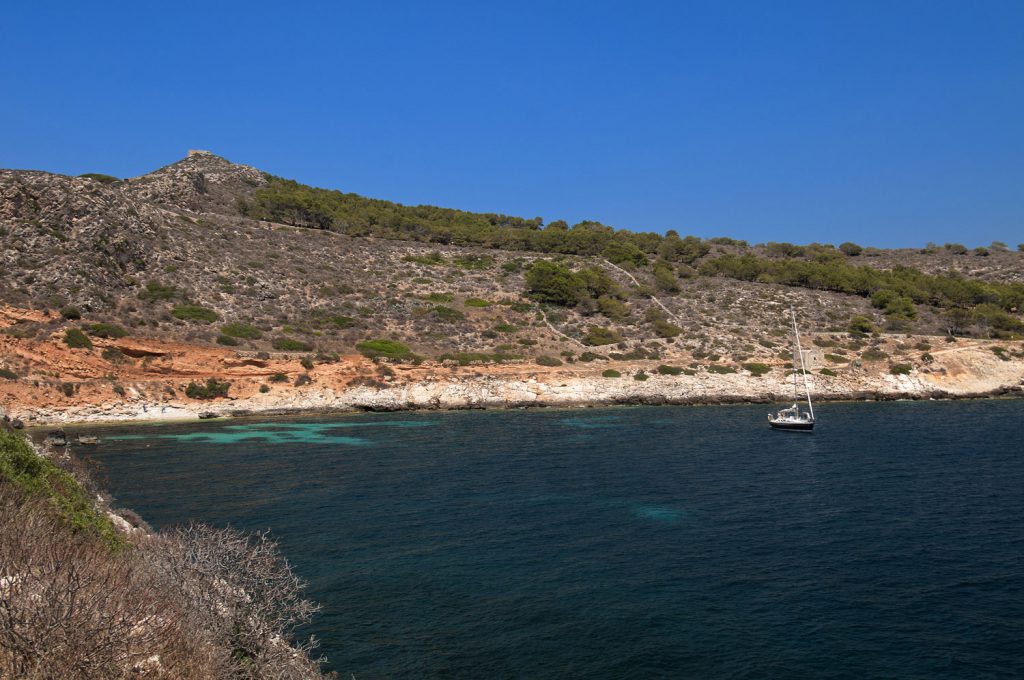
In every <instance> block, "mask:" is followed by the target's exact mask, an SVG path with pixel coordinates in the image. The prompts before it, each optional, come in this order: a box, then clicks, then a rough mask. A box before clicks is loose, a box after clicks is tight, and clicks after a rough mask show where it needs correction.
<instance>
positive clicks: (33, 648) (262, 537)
mask: <svg viewBox="0 0 1024 680" xmlns="http://www.w3.org/2000/svg"><path fill="white" fill-rule="evenodd" d="M0 461H2V462H0V678H5V679H6V678H12V679H13V678H18V679H19V680H57V679H58V678H59V679H61V680H63V679H71V678H74V679H75V680H92V679H96V680H122V679H124V680H127V679H128V678H164V679H167V680H186V679H189V680H192V679H200V678H201V679H204V680H206V679H209V680H214V679H219V678H237V679H240V680H255V679H257V678H279V679H281V680H305V679H311V678H320V677H322V675H321V673H320V670H319V664H318V663H317V662H315V661H312V660H310V656H309V654H310V652H311V651H312V650H313V649H314V648H315V647H316V642H315V640H313V639H309V640H307V641H304V642H296V641H295V631H296V629H297V627H299V626H301V625H303V624H305V623H307V622H308V621H309V619H310V616H311V615H312V614H313V613H314V612H315V611H316V610H317V606H316V605H315V604H314V603H312V602H310V601H309V600H306V599H304V598H303V596H302V592H303V588H304V584H303V583H302V581H301V580H300V579H298V577H296V576H295V574H294V573H293V572H292V570H291V567H290V566H289V565H288V563H287V562H286V561H285V560H284V559H283V558H282V557H281V555H280V552H279V551H278V549H277V545H276V544H275V543H274V542H273V541H272V540H270V539H269V538H268V536H267V535H266V534H253V535H245V534H242V533H240V532H238V531H235V530H233V529H213V528H210V527H206V526H202V525H191V526H188V527H184V528H179V529H174V530H171V531H170V532H168V533H165V534H162V535H140V536H139V537H138V538H136V540H135V541H134V542H132V543H129V541H128V539H127V538H125V537H124V536H121V535H117V541H116V542H114V543H111V542H110V541H108V540H106V539H105V537H104V535H103V534H102V533H100V532H97V531H95V530H93V529H91V528H89V527H82V526H79V525H77V524H76V523H75V522H74V520H73V518H70V517H68V516H67V515H66V514H65V513H64V512H63V511H62V509H61V505H60V503H59V501H60V499H61V498H63V497H68V498H71V497H73V498H76V499H84V502H85V503H86V504H88V510H89V512H91V513H92V514H93V515H95V516H97V517H102V519H103V521H105V522H106V523H107V524H108V525H110V521H109V520H108V519H107V518H106V516H105V515H103V514H102V513H101V512H100V511H99V509H98V508H97V507H96V506H95V505H94V504H93V503H92V501H91V498H92V497H93V496H92V495H91V494H89V493H87V492H86V490H85V489H84V488H83V487H82V486H81V485H80V484H79V483H78V482H77V481H76V480H75V478H74V477H72V476H71V475H70V474H69V473H67V472H65V471H63V470H57V469H56V468H55V466H54V465H53V463H52V462H50V461H49V460H48V459H45V458H42V457H40V456H38V455H37V454H36V453H35V452H34V451H32V449H31V448H30V447H29V446H28V444H27V443H26V441H25V440H24V439H23V438H22V437H20V436H19V435H15V434H13V433H10V432H6V431H4V430H0ZM55 470H56V472H55ZM56 473H60V474H59V475H58V474H56ZM111 531H113V529H112V526H111Z"/></svg>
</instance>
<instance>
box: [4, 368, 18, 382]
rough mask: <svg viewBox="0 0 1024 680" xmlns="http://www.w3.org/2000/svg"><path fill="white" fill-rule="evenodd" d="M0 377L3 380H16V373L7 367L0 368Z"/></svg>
mask: <svg viewBox="0 0 1024 680" xmlns="http://www.w3.org/2000/svg"><path fill="white" fill-rule="evenodd" d="M0 378H3V379H5V380H17V379H18V374H17V373H15V372H14V371H12V370H11V369H9V368H0Z"/></svg>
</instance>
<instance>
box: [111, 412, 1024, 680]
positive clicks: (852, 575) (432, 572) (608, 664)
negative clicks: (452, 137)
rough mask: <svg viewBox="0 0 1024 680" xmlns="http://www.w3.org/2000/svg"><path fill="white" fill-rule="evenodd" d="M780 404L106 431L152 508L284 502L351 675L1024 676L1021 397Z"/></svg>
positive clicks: (284, 526) (167, 512)
mask: <svg viewBox="0 0 1024 680" xmlns="http://www.w3.org/2000/svg"><path fill="white" fill-rule="evenodd" d="M767 410H768V409H767V407H765V406H711V407H655V408H612V409H594V410H546V411H544V410H534V411H517V412H508V411H493V412H457V413H402V414H386V415H368V414H359V415H345V416H332V417H320V418H305V419H296V420H273V421H228V422H212V423H192V424H188V425H159V426H142V427H133V428H130V429H128V428H118V429H112V428H102V429H101V428H91V431H96V430H99V431H98V432H97V434H99V435H100V436H101V437H102V438H103V443H102V444H101V445H100V446H99V447H97V449H96V450H95V452H94V456H95V458H97V459H98V460H99V461H101V463H102V464H103V466H104V470H105V474H106V477H107V481H108V483H109V485H110V487H111V490H112V491H113V493H114V494H115V495H116V496H117V497H118V502H119V503H120V504H121V505H124V506H127V507H131V508H134V509H136V510H137V511H138V512H139V513H140V514H141V515H142V516H143V517H145V518H146V519H147V520H148V521H150V522H151V523H152V524H154V525H156V526H158V527H159V526H165V525H170V524H174V523H180V522H184V521H187V520H189V519H199V520H203V521H206V522H210V523H213V524H218V525H223V524H231V525H233V526H236V527H240V528H244V529H263V528H270V529H271V530H272V531H273V534H274V535H275V536H276V537H277V538H278V539H279V541H280V542H281V545H282V548H283V550H284V552H285V554H286V555H287V556H288V558H289V559H290V560H291V561H292V562H293V564H294V565H295V568H296V569H297V571H298V572H299V573H300V574H301V575H302V576H303V577H305V578H306V579H307V580H308V581H309V583H310V594H311V596H312V597H313V598H314V599H316V600H318V601H320V602H321V603H322V604H323V605H324V608H323V611H322V612H321V613H320V614H319V615H318V616H317V618H316V621H315V622H314V625H313V626H312V630H311V632H313V633H315V634H316V635H317V636H318V637H319V638H321V639H322V641H323V643H324V645H323V650H322V651H324V652H325V653H326V654H327V656H328V657H329V659H330V667H331V668H333V669H336V670H338V671H339V672H340V675H341V677H342V678H345V679H346V680H347V679H348V678H349V677H350V675H351V674H354V675H355V677H356V678H357V679H358V680H370V679H371V678H435V677H436V678H577V677H578V678H584V677H586V678H702V679H713V678H970V679H972V680H973V679H977V678H1014V677H1024V439H1022V434H1024V400H1017V401H985V402H971V403H964V402H960V403H922V402H918V403H887V404H826V405H822V406H821V407H820V409H819V419H820V425H819V431H818V432H816V433H814V434H813V435H807V434H791V433H779V432H772V431H770V430H769V429H768V427H767V424H766V422H765V414H766V412H767ZM117 435H127V437H128V438H121V439H115V438H114V437H115V436H117Z"/></svg>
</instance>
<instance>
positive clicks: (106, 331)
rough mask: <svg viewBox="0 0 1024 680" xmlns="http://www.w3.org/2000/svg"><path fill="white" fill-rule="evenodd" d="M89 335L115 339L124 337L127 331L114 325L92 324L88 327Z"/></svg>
mask: <svg viewBox="0 0 1024 680" xmlns="http://www.w3.org/2000/svg"><path fill="white" fill-rule="evenodd" d="M89 335H94V336H96V337H97V338H114V339H117V338H123V337H126V336H127V335H128V331H126V330H125V329H124V328H121V327H120V326H118V325H117V324H114V323H94V324H93V325H91V326H89Z"/></svg>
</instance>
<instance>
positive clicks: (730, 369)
mask: <svg viewBox="0 0 1024 680" xmlns="http://www.w3.org/2000/svg"><path fill="white" fill-rule="evenodd" d="M735 372H736V367H735V366H723V365H722V364H711V365H710V366H708V373H717V374H719V375H725V374H726V373H735Z"/></svg>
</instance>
